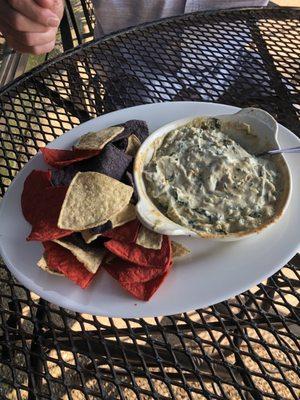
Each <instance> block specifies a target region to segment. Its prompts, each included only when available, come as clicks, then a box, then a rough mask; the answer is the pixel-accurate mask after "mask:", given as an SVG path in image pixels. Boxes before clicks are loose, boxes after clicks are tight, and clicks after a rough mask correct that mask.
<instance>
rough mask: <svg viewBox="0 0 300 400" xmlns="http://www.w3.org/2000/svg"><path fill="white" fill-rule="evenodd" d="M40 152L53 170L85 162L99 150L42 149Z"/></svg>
mask: <svg viewBox="0 0 300 400" xmlns="http://www.w3.org/2000/svg"><path fill="white" fill-rule="evenodd" d="M40 150H41V152H42V153H43V157H44V160H45V162H46V163H47V164H48V165H51V167H55V168H63V167H66V166H67V165H71V164H74V163H77V162H79V161H82V160H87V159H88V158H91V157H94V156H96V155H97V154H99V153H100V150H79V149H73V150H58V149H48V147H42V148H40Z"/></svg>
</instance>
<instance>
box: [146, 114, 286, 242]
mask: <svg viewBox="0 0 300 400" xmlns="http://www.w3.org/2000/svg"><path fill="white" fill-rule="evenodd" d="M279 175H280V173H279V170H278V169H277V168H276V164H275V162H274V161H273V160H272V158H271V157H259V158H257V157H255V156H253V155H251V154H250V153H248V152H247V151H246V150H245V149H244V148H243V147H241V146H240V145H239V144H238V143H237V142H236V141H234V140H233V139H231V138H230V137H229V135H227V134H225V133H223V132H222V131H221V126H220V121H218V120H217V119H215V118H208V119H205V120H202V122H201V123H198V124H196V125H193V124H192V123H190V124H187V125H185V126H182V127H179V128H178V129H175V130H173V131H171V132H169V133H168V134H167V135H166V136H165V137H164V139H163V141H162V143H161V145H160V146H159V147H158V148H157V149H156V151H155V152H154V155H153V157H152V159H151V161H150V162H149V163H148V165H146V166H145V168H144V180H145V185H146V189H147V192H148V195H149V196H150V198H151V199H152V201H153V202H154V204H155V205H156V206H157V207H158V208H159V209H160V211H161V212H162V213H163V214H164V215H166V216H167V217H168V218H169V219H171V220H172V221H174V222H176V223H178V224H180V225H182V226H184V227H187V228H188V229H191V230H194V231H196V232H198V233H199V234H201V233H204V232H205V233H206V234H214V235H215V234H223V235H224V234H229V233H235V232H240V231H246V230H251V229H253V228H256V227H258V226H260V225H262V224H263V223H265V222H266V221H267V220H269V219H271V218H272V217H274V215H275V212H276V203H277V200H278V196H279V193H280V191H278V190H277V188H278V186H279V183H280V176H279Z"/></svg>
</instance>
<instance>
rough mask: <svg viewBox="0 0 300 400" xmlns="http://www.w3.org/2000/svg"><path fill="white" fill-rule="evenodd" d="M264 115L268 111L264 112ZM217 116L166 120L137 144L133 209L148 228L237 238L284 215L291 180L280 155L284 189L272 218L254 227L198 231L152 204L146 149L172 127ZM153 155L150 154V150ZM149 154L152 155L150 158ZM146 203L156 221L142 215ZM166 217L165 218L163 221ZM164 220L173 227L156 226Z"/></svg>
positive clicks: (196, 116)
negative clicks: (239, 229) (147, 189)
mask: <svg viewBox="0 0 300 400" xmlns="http://www.w3.org/2000/svg"><path fill="white" fill-rule="evenodd" d="M243 110H251V111H253V110H259V111H263V112H264V110H260V109H255V108H248V109H241V111H243ZM241 111H238V112H237V113H233V114H228V115H226V117H227V119H228V117H230V116H235V115H237V114H238V113H240V112H241ZM264 113H265V114H268V113H266V112H264ZM268 115H269V116H270V118H272V120H274V121H275V123H276V131H275V132H274V144H276V146H277V148H279V143H278V140H277V132H278V124H277V122H276V120H275V119H274V118H273V117H272V116H271V115H270V114H268ZM218 117H219V116H218V115H216V116H206V115H193V116H190V117H186V118H181V119H178V120H174V121H172V122H169V123H167V124H165V125H163V126H161V127H160V128H158V129H156V130H155V131H154V132H152V133H151V134H150V135H149V136H148V138H147V139H146V140H145V141H144V142H143V143H142V145H141V146H140V148H139V150H138V152H137V154H136V157H135V160H134V166H133V176H134V183H135V186H136V190H137V194H138V203H137V205H136V210H137V216H138V218H139V219H140V220H141V222H142V223H143V224H144V225H146V226H147V227H148V228H149V229H151V230H153V231H155V232H158V233H161V234H166V235H169V236H177V235H184V236H192V237H198V238H204V239H220V240H223V239H228V240H234V239H240V238H246V237H250V236H253V235H255V234H258V233H260V232H261V231H262V230H264V229H265V228H268V227H269V226H271V225H273V224H274V223H276V222H277V221H278V220H279V219H280V218H281V217H282V215H283V214H284V212H285V210H286V209H287V207H288V204H289V201H290V198H291V191H292V180H291V171H290V169H289V166H288V164H287V162H286V160H285V158H284V156H283V155H282V154H278V155H277V156H276V157H277V160H279V161H278V164H279V163H280V164H281V172H282V173H283V175H284V176H283V179H284V181H285V182H284V188H283V191H282V194H281V197H280V199H279V202H278V204H277V211H276V213H275V214H274V215H273V217H272V218H270V219H268V220H266V221H265V222H264V223H262V224H260V225H259V226H258V227H254V228H252V229H249V230H245V231H239V232H232V233H227V234H222V233H220V234H216V233H209V232H198V231H194V230H192V229H188V228H186V227H184V226H182V225H180V224H178V223H176V222H174V221H172V220H171V219H170V218H168V217H167V216H166V215H164V214H163V213H162V212H161V211H160V210H159V209H158V208H157V206H156V205H155V204H154V203H153V201H152V200H151V198H150V197H149V196H148V194H147V191H146V185H145V181H144V178H143V170H144V167H145V164H146V162H145V158H146V155H147V154H148V152H149V149H150V148H151V147H152V149H153V151H154V150H155V149H156V148H157V147H158V146H155V145H157V142H160V141H162V140H163V138H164V137H165V136H166V135H167V134H168V133H169V132H171V131H172V130H173V129H178V128H180V127H183V126H185V125H186V124H188V123H191V122H192V121H193V120H196V119H205V118H218ZM152 155H153V153H152ZM152 155H151V157H152ZM145 205H146V207H147V206H148V209H151V212H152V214H153V216H152V217H153V221H156V222H152V223H150V222H149V219H148V218H146V217H145V211H144V207H145ZM164 220H165V221H164ZM164 223H168V224H169V225H171V226H172V228H169V229H165V228H159V227H158V226H159V225H161V226H163V225H164Z"/></svg>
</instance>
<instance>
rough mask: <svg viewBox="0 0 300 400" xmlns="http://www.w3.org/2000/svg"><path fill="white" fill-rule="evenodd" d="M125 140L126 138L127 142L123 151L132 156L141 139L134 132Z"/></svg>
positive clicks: (136, 150)
mask: <svg viewBox="0 0 300 400" xmlns="http://www.w3.org/2000/svg"><path fill="white" fill-rule="evenodd" d="M127 140H128V143H127V147H126V151H125V153H126V154H129V155H130V156H132V157H134V156H135V155H136V153H137V152H138V149H139V148H140V146H141V141H140V139H139V138H138V137H136V136H135V135H134V134H132V135H130V136H129V138H128V139H127Z"/></svg>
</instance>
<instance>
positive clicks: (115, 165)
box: [78, 143, 133, 181]
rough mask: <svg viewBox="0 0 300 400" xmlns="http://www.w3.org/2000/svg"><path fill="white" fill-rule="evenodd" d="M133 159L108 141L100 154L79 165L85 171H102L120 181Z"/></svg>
mask: <svg viewBox="0 0 300 400" xmlns="http://www.w3.org/2000/svg"><path fill="white" fill-rule="evenodd" d="M132 159H133V158H132V156H130V155H128V154H125V153H124V152H123V151H121V150H119V149H118V148H117V147H116V146H114V145H113V144H112V143H108V144H107V145H106V146H105V147H104V149H103V150H102V151H101V153H100V154H99V155H98V156H96V157H93V158H90V159H88V160H86V161H83V162H81V163H79V164H80V165H78V166H79V168H80V169H81V171H83V172H87V171H94V172H100V173H101V174H104V175H107V176H110V177H111V178H114V179H117V180H118V181H120V180H121V179H122V178H123V175H124V174H125V172H126V171H127V169H128V167H129V166H130V164H131V163H132Z"/></svg>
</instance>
